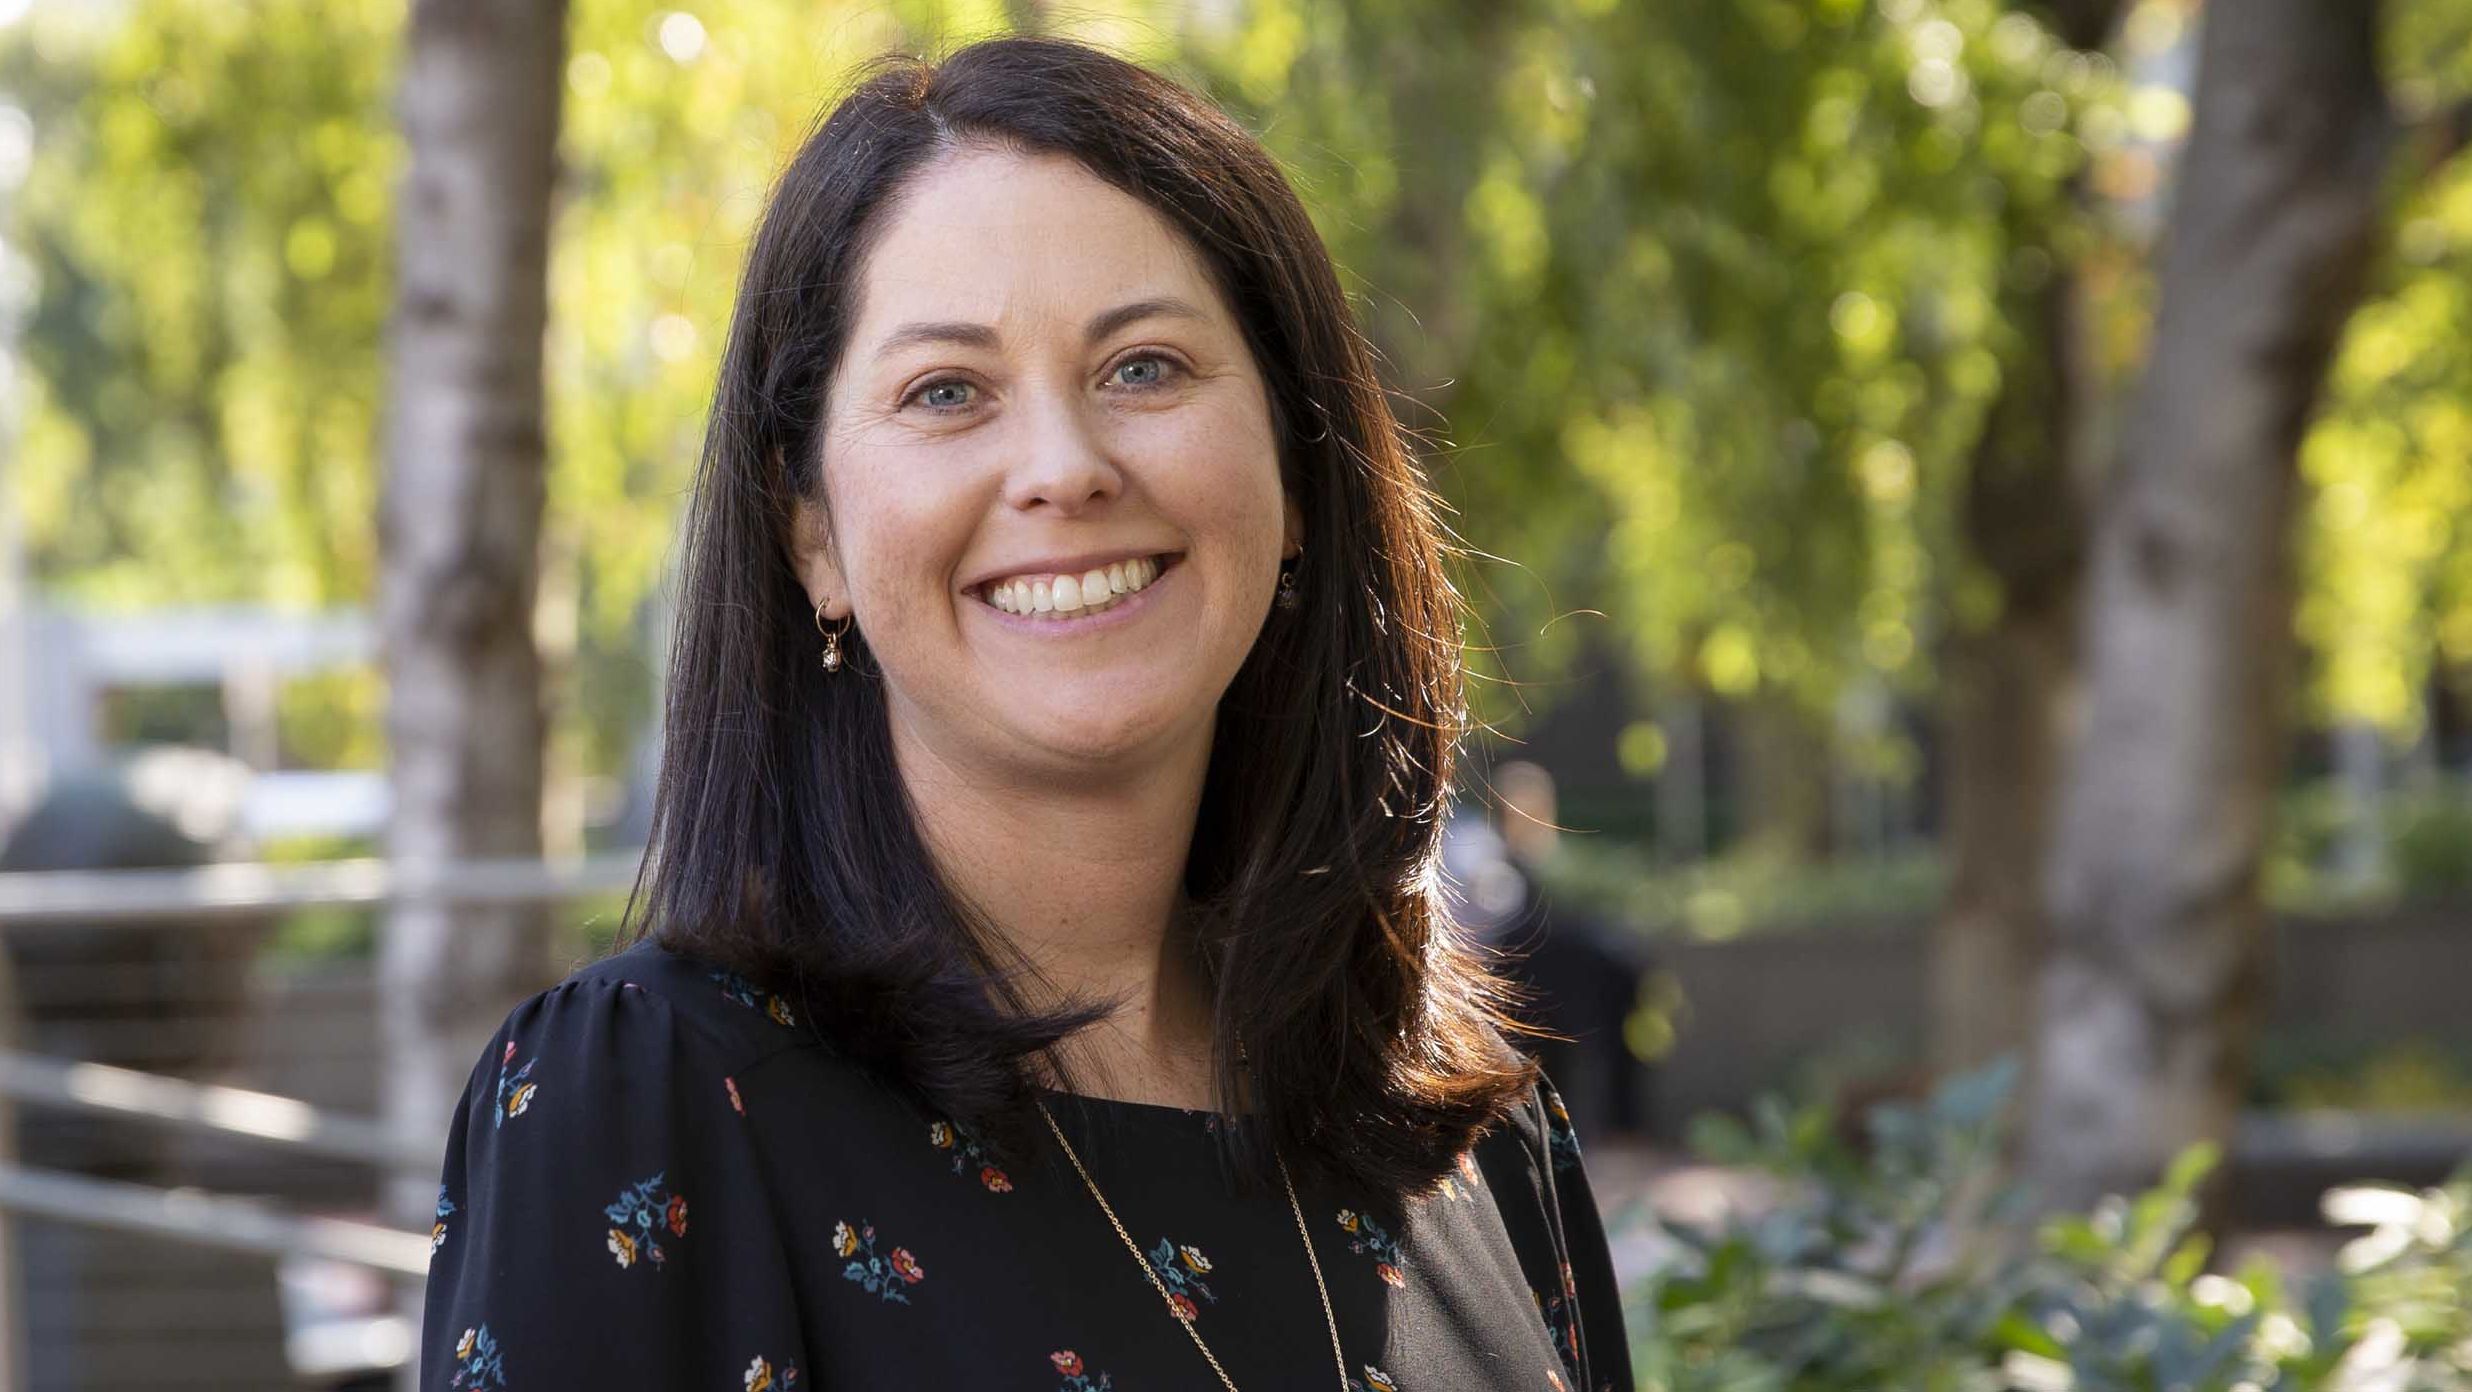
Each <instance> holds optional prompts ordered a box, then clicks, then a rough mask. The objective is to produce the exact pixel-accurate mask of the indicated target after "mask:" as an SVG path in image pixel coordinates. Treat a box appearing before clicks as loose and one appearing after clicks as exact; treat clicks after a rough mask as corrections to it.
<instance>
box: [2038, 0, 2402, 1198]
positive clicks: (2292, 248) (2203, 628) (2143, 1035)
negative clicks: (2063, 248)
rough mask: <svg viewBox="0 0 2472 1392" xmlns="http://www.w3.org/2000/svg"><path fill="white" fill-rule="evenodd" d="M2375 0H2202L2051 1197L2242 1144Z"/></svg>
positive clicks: (2088, 746) (2084, 887) (2053, 980)
mask: <svg viewBox="0 0 2472 1392" xmlns="http://www.w3.org/2000/svg"><path fill="white" fill-rule="evenodd" d="M2378 8H2379V7H2378V6H2377V5H2376V4H2375V3H2373V2H2372V0H2215V3H2214V4H2212V5H2210V6H2208V8H2207V10H2206V13H2205V18H2204V32H2203V33H2202V35H2201V36H2200V41H2199V71H2198V86H2197V97H2196V124H2195V128H2194V131H2193V133H2192V135H2191V138H2190V142H2189V148H2188V151H2187V153H2186V156H2185V157H2184V159H2183V161H2182V166H2181V169H2182V173H2181V176H2180V181H2179V186H2178V189H2177V191H2176V208H2175V211H2174V214H2173V219H2172V224H2171V230H2170V232H2169V234H2168V236H2169V246H2168V248H2167V249H2166V252H2165V256H2164V260H2163V271H2162V284H2161V292H2162V298H2161V309H2160V313H2159V317H2158V320H2157V323H2156V327H2155V336H2154V346H2153V352H2152V356H2151V359H2150V361H2149V363H2148V365H2147V368H2146V370H2145V375H2144V378H2143V381H2142V383H2141V385H2140V391H2139V396H2138V399H2137V402H2136V405H2135V407H2134V409H2133V411H2132V414H2131V416H2130V419H2129V421H2128V424H2127V428H2126V431H2125V433H2124V438H2123V440H2122V449H2121V454H2120V457H2119V461H2118V464H2117V467H2116V469H2115V470H2114V472H2113V474H2112V475H2111V477H2110V478H2108V479H2107V480H2106V481H2105V489H2104V496H2103V500H2102V503H2101V505H2100V507H2099V508H2098V510H2097V513H2096V518H2095V525H2094V550H2093V557H2092V572H2091V579H2090V587H2089V593H2088V597H2087V610H2086V616H2085V628H2084V631H2083V635H2082V640H2081V642H2082V646H2081V649H2080V651H2081V654H2082V659H2083V663H2084V670H2085V680H2086V685H2087V693H2088V695H2087V702H2086V707H2085V723H2084V726H2083V728H2082V730H2081V732H2080V733H2079V735H2078V737H2077V744H2076V750H2075V753H2074V755H2073V756H2072V758H2071V760H2070V762H2069V765H2068V767H2067V769H2066V772H2065V775H2064V787H2063V791H2062V798H2061V803H2060V808H2059V820H2058V830H2057V840H2056V842H2055V845H2054V850H2053V863H2052V866H2051V873H2050V875H2049V878H2048V880H2047V884H2046V900H2045V903H2046V909H2047V912H2048V914H2049V921H2050V925H2051V932H2052V939H2051V948H2052V950H2051V954H2050V957H2049V960H2048V963H2047V965H2046V967H2045V969H2044V972H2043V978H2042V981H2041V983H2040V991H2039V1003H2040V1006H2041V1010H2040V1018H2039V1021H2038V1024H2037V1027H2036V1043H2035V1050H2034V1059H2033V1062H2034V1084H2033V1098H2032V1101H2031V1106H2030V1115H2029V1124H2028V1131H2027V1141H2028V1149H2027V1155H2026V1165H2027V1169H2028V1171H2029V1172H2030V1174H2031V1175H2032V1176H2033V1178H2034V1179H2035V1180H2037V1181H2038V1184H2039V1188H2040V1193H2041V1197H2042V1199H2043V1201H2044V1202H2046V1203H2049V1204H2054V1205H2078V1204H2083V1203H2085V1202H2088V1201H2090V1200H2092V1199H2093V1198H2095V1197H2096V1196H2098V1195H2100V1194H2101V1193H2104V1192H2107V1191H2118V1190H2123V1189H2128V1188H2133V1187H2136V1186H2140V1185H2143V1184H2145V1183H2148V1182H2150V1181H2151V1180H2152V1179H2153V1178H2154V1177H2155V1175H2156V1174H2157V1173H2158V1171H2159V1170H2160V1169H2161V1168H2162V1166H2163V1165H2164V1164H2165V1163H2167V1162H2168V1160H2169V1159H2170V1157H2171V1156H2172V1155H2173V1154H2174V1153H2176V1152H2177V1151H2179V1150H2180V1149H2182V1148H2183V1147H2185V1146H2187V1145H2189V1144H2191V1143H2192V1142H2196V1141H2201V1140H2212V1141H2216V1142H2224V1141H2227V1140H2228V1139H2229V1136H2230V1132H2231V1128H2232V1122H2233V1118H2234V1113H2235V1110H2236V1106H2237V1103H2238V1099H2239V1095H2240V1089H2241V1086H2242V1083H2243V1081H2244V1080H2245V1077H2246V1074H2247V1070H2248V1062H2249V1047H2250V1039H2251V1035H2252V1033H2253V1027H2254V1022H2255V1017H2256V1014H2257V1010H2258V1005H2259V998H2260V994H2261V988H2262V986H2263V984H2264V977H2265V968H2266V961H2265V935H2264V921H2263V919H2264V915H2263V908H2262V905H2261V903H2260V897H2259V883H2258V881H2259V863H2260V860H2261V858H2262V853H2263V845H2264V841H2265V837H2266V819H2267V816H2268V814H2269V811H2270V808H2271V798H2272V793H2273V790H2274V787H2275V784H2276V780H2277V778H2278V776H2279V774H2280V772H2281V767H2282V753H2283V745H2284V736H2285V730H2284V724H2285V712H2286V708H2287V705H2288V702H2289V695H2288V690H2289V686H2290V682H2291V672H2290V670H2289V669H2290V667H2291V664H2292V661H2293V653H2294V645H2293V638H2292V607H2293V577H2292V569H2293V567H2292V559H2291V556H2290V545H2289V532H2290V524H2291V519H2292V513H2293V507H2294V493H2295V481H2296V477H2297V472H2298V471H2297V467H2296V462H2295V456H2296V454H2297V451H2298V447H2299V444H2300V439H2301V435H2302V432H2303V430H2304V428H2305V426H2306V424H2307V421H2308V417H2309V414H2310V411H2311V408H2312V406H2313V404H2314V402H2315V399H2316V396H2317V392H2318V389H2319V386H2320V382H2321V379H2322V378H2323V376H2324V373H2325V368H2326V364H2327V360H2328V358H2329V357H2330V355H2331V354H2332V351H2333V348H2334V344H2335V341H2336V337H2337V335H2338V333H2339V332H2340V331H2341V329H2342V327H2343V324H2344V322H2345V320H2346V319H2347V318H2348V317H2349V315H2350V313H2351V311H2352V308H2353V306H2354V304H2355V303H2356V302H2357V300H2358V298H2359V295H2360V293H2361V289H2362V284H2363V281H2364V279H2365V272H2366V268H2367V264H2368V261H2369V256H2370V252H2371V247H2372V243H2373V240H2374V238H2373V234H2374V231H2375V228H2376V223H2377V219H2378V208H2379V197H2378V195H2379V184H2380V180H2381V176H2382V172H2383V165H2384V156H2385V152H2386V150H2387V148H2388V146H2389V144H2390V132H2391V129H2392V125H2391V121H2390V118H2389V115H2388V111H2387V106H2386V101H2385V95H2384V91H2383V88H2382V86H2381V84H2380V81H2379V77H2378V70H2377V63H2376V47H2377V45H2376V38H2377V21H2378Z"/></svg>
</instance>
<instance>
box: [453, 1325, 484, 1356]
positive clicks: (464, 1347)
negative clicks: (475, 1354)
mask: <svg viewBox="0 0 2472 1392" xmlns="http://www.w3.org/2000/svg"><path fill="white" fill-rule="evenodd" d="M478 1332H479V1331H477V1330H472V1329H467V1330H465V1331H464V1335H463V1337H462V1338H460V1339H457V1340H456V1341H455V1356H456V1357H457V1358H470V1357H471V1356H472V1336H473V1335H474V1334H476V1333H478Z"/></svg>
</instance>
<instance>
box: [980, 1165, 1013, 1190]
mask: <svg viewBox="0 0 2472 1392" xmlns="http://www.w3.org/2000/svg"><path fill="white" fill-rule="evenodd" d="M979 1183H981V1184H984V1185H986V1186H987V1187H988V1188H989V1189H991V1190H993V1191H994V1192H996V1193H999V1194H1010V1193H1012V1192H1013V1181H1012V1180H1010V1179H1007V1178H1005V1175H1004V1171H1002V1170H999V1169H997V1168H996V1167H995V1166H993V1165H989V1166H987V1167H986V1168H984V1169H982V1170H980V1171H979Z"/></svg>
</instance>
